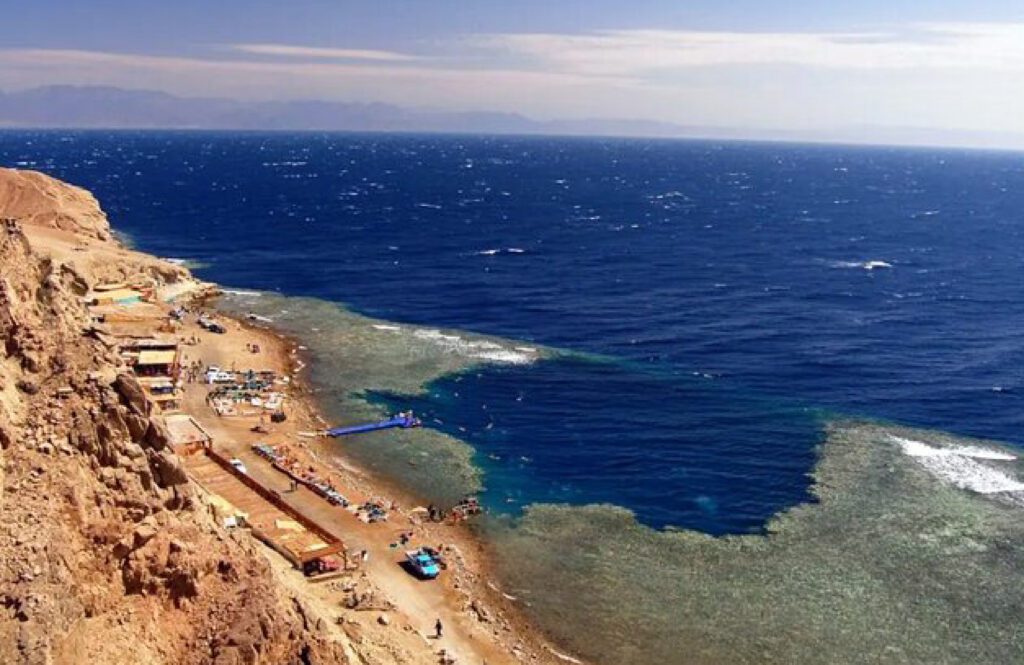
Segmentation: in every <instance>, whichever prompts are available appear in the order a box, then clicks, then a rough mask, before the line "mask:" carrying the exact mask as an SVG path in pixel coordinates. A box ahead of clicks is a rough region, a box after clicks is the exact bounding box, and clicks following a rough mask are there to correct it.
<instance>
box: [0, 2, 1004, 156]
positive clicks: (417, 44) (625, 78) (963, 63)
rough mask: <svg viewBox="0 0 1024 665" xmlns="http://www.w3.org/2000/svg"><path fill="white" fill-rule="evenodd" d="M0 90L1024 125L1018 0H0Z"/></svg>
mask: <svg viewBox="0 0 1024 665" xmlns="http://www.w3.org/2000/svg"><path fill="white" fill-rule="evenodd" d="M8 2H10V3H11V4H12V7H11V8H9V9H7V10H6V11H2V13H0V15H2V16H4V21H3V22H0V90H17V89H24V88H30V87H35V86H40V85H50V84H79V85H113V86H118V87H123V88H132V89H149V90H162V91H165V92H169V93H172V94H176V95H182V96H217V97H232V98H236V99H252V100H267V99H273V100H284V99H324V100H337V101H359V102H374V101H377V102H387V103H393V104H399V105H403V106H408V107H417V108H430V109H439V110H453V111H467V110H468V111H478V110H486V111H508V112H517V113H522V114H525V115H528V116H531V117H533V118H536V119H541V120H545V119H555V118H561V119H565V118H631V119H648V120H658V121H667V122H672V123H677V124H681V125H687V126H698V127H722V128H734V129H740V130H744V131H748V132H749V133H751V134H752V135H755V136H756V135H758V134H759V133H763V134H766V135H767V134H771V133H772V132H800V131H805V132H816V133H818V134H821V135H823V136H829V137H833V138H835V139H837V140H842V139H843V138H844V137H848V136H853V135H855V134H856V133H857V132H862V133H863V132H865V131H867V132H869V133H870V131H876V132H879V133H881V134H886V135H889V136H892V137H896V138H898V137H899V136H901V135H906V136H912V135H914V134H915V133H916V134H920V133H922V132H924V133H927V132H934V131H939V132H947V133H948V132H954V133H955V132H961V133H965V134H970V133H979V132H982V133H990V134H997V135H1003V134H1005V135H1017V134H1020V135H1024V86H1022V85H1021V82H1022V81H1024V2H1021V1H1020V0H1015V1H1014V2H1009V1H1002V0H990V1H985V0H978V1H975V2H968V1H963V0H888V1H881V0H857V1H852V0H844V1H843V2H835V1H829V0H817V1H814V0H789V1H774V0H760V1H753V0H732V1H729V0H716V1H711V0H677V1H670V0H631V1H624V0H618V1H615V2H612V1H607V0H589V1H584V0H568V1H567V0H563V1H558V0H545V1H537V0H521V1H518V2H509V1H507V0H506V1H504V2H491V1H489V0H476V1H474V0H462V1H461V2H456V1H454V0H408V1H399V0H368V1H366V2H347V1H344V0H287V1H283V0H277V1H275V2H267V1H264V0H247V1H244V2H243V1H241V0H215V1H212V2H211V1H209V0H202V1H199V0H177V1H175V2H167V1H161V2H149V1H146V0H132V1H129V0H89V1H79V0H62V1H60V2H54V1H50V0H33V1H32V2H24V1H22V0H18V2H17V6H16V7H15V6H14V0H0V7H2V5H3V4H5V3H8Z"/></svg>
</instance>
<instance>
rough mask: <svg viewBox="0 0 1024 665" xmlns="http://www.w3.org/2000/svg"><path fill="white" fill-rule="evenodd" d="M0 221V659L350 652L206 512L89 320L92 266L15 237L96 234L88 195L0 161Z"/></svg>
mask: <svg viewBox="0 0 1024 665" xmlns="http://www.w3.org/2000/svg"><path fill="white" fill-rule="evenodd" d="M0 216H2V217H5V218H6V219H4V220H3V221H0V266H2V271H0V516H2V520H0V662H4V663H129V662H130V663H324V662H330V663H344V662H348V660H347V658H346V651H345V645H344V644H342V643H340V642H338V641H337V640H336V639H335V638H333V637H327V636H326V635H331V634H333V633H332V631H330V630H325V629H324V628H325V627H324V625H323V620H322V619H319V618H318V616H317V614H316V612H315V611H314V610H312V609H311V608H309V607H307V606H306V605H305V604H304V602H303V601H302V600H301V599H299V598H297V597H295V596H293V595H291V594H290V593H289V592H288V591H286V590H285V588H284V587H283V586H281V585H277V584H275V583H274V578H273V576H272V575H271V574H270V572H269V570H268V563H267V560H266V559H265V558H264V557H263V556H262V555H261V554H260V553H259V552H258V551H257V550H256V549H255V547H256V546H255V545H254V544H252V541H251V539H249V538H248V537H247V536H245V535H241V534H239V535H235V534H228V533H226V532H224V531H221V530H218V529H217V528H216V527H215V525H214V524H213V523H212V521H211V519H210V518H209V517H208V515H207V513H206V512H205V511H204V510H203V509H202V507H201V503H200V502H199V501H198V500H197V498H196V496H195V495H194V489H193V487H192V486H191V485H190V483H189V481H188V479H187V477H186V475H185V473H184V470H183V467H182V465H181V462H180V460H179V459H178V458H177V457H176V456H175V455H174V453H173V452H172V451H171V450H170V449H169V447H168V445H167V435H166V432H165V430H164V428H163V426H162V424H161V423H160V422H159V421H157V420H155V419H154V420H151V419H150V418H149V417H148V416H147V415H146V413H147V409H146V408H145V404H144V402H143V400H144V397H143V393H142V391H141V389H140V388H139V386H138V384H137V382H136V381H135V379H134V378H133V377H132V376H131V375H130V374H127V373H124V372H123V369H122V368H121V367H120V364H119V363H120V361H119V359H118V357H117V354H116V352H115V350H114V349H111V348H108V347H107V346H105V345H104V343H103V342H102V341H101V340H99V339H96V338H93V337H91V336H90V334H89V332H88V330H89V328H88V315H87V312H86V309H85V307H84V305H83V304H82V298H81V296H82V295H83V294H84V293H85V292H86V290H87V288H88V287H89V285H90V282H91V281H92V280H93V279H95V275H90V274H88V270H83V269H82V268H81V267H80V266H79V265H76V263H75V262H74V261H65V260H62V259H61V258H60V255H59V253H58V254H54V253H44V252H39V251H36V250H35V248H34V247H33V243H32V242H30V241H29V239H28V238H27V237H26V234H25V230H24V227H23V225H43V226H46V227H52V228H56V229H60V230H62V231H69V232H73V233H75V234H82V235H83V236H85V237H87V238H89V239H91V240H92V241H96V242H100V243H108V242H109V241H108V238H109V227H108V225H107V222H106V218H105V216H104V215H103V213H102V212H101V211H100V209H99V207H98V206H97V205H96V202H95V199H93V198H92V196H91V195H89V194H88V193H87V192H84V190H79V189H77V188H72V187H70V186H65V185H62V184H61V183H57V182H56V181H54V180H52V179H49V178H47V177H46V176H43V175H41V174H21V173H18V172H11V171H7V170H4V172H3V173H0ZM12 218H19V219H21V220H22V221H14V219H12ZM115 249H116V248H115ZM111 251H115V250H111ZM116 251H121V250H119V249H116ZM122 260H124V261H131V260H132V258H131V256H127V255H125V256H123V257H122ZM121 269H122V271H123V270H125V269H126V268H125V266H124V265H122V266H121ZM163 269H164V270H166V274H165V275H161V274H160V273H159V271H158V272H157V277H159V278H163V279H169V280H172V281H173V280H175V279H179V278H182V277H183V274H182V273H181V272H179V271H178V270H176V269H173V267H166V264H165V268H163Z"/></svg>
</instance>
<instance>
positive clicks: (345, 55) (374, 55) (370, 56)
mask: <svg viewBox="0 0 1024 665" xmlns="http://www.w3.org/2000/svg"><path fill="white" fill-rule="evenodd" d="M227 48H228V49H230V50H232V51H238V52H240V53H251V54H253V55H270V56H278V57H284V58H311V59H323V60H370V61H376V62H412V61H415V60H422V59H423V58H422V57H420V56H415V55H409V54H407V53H398V52H397V51H378V50H373V49H347V48H321V47H317V46H294V45H290V44H228V45H227Z"/></svg>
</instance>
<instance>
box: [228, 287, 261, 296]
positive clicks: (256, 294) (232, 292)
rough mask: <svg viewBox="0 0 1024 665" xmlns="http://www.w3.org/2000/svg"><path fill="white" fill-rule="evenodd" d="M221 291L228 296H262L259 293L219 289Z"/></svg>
mask: <svg viewBox="0 0 1024 665" xmlns="http://www.w3.org/2000/svg"><path fill="white" fill-rule="evenodd" d="M221 291H222V292H224V293H226V294H228V295H229V296H242V297H245V298H259V297H260V296H262V295H263V294H262V293H260V292H259V291H242V290H239V289H221Z"/></svg>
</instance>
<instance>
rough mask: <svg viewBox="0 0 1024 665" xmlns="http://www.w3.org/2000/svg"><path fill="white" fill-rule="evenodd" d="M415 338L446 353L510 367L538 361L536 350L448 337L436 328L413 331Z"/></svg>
mask: <svg viewBox="0 0 1024 665" xmlns="http://www.w3.org/2000/svg"><path fill="white" fill-rule="evenodd" d="M412 334H413V337H416V338H417V339H421V340H424V341H428V342H432V343H434V344H435V345H437V347H438V348H440V349H441V350H443V351H444V352H446V353H452V354H456V355H460V356H464V357H466V358H473V359H476V360H483V361H486V362H493V363H504V364H509V365H526V364H529V363H532V362H533V361H535V360H536V359H537V352H536V349H530V350H528V351H527V350H526V349H525V348H507V347H504V346H502V345H501V344H498V343H497V342H492V341H489V340H477V341H470V340H466V339H463V338H462V337H459V336H458V335H446V334H445V333H443V332H441V331H440V330H437V329H434V328H425V329H420V330H415V331H413V333H412Z"/></svg>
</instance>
